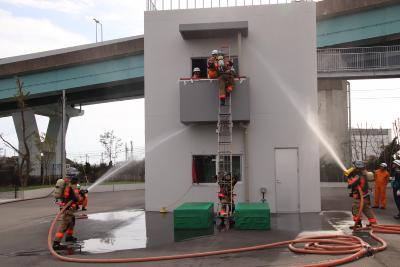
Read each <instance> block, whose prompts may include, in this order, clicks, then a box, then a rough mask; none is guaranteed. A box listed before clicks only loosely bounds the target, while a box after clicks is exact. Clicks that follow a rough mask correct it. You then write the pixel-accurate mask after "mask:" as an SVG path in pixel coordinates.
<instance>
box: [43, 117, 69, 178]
mask: <svg viewBox="0 0 400 267" xmlns="http://www.w3.org/2000/svg"><path fill="white" fill-rule="evenodd" d="M68 122H69V116H66V122H65V131H67V129H68ZM61 138H62V117H61V116H49V126H48V127H47V132H46V140H45V143H46V144H48V146H45V149H46V151H43V153H49V162H47V164H48V165H47V166H46V168H48V172H49V174H51V175H61V161H62V155H61V153H62V147H61V146H62V142H61Z"/></svg>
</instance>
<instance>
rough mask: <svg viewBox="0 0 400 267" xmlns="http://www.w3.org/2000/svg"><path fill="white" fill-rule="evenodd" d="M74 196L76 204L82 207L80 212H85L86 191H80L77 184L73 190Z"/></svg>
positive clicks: (86, 203) (86, 202)
mask: <svg viewBox="0 0 400 267" xmlns="http://www.w3.org/2000/svg"><path fill="white" fill-rule="evenodd" d="M75 195H77V196H78V199H79V200H78V204H79V206H81V207H82V210H84V211H85V210H87V205H88V191H87V190H86V189H81V185H80V184H77V185H76V189H75Z"/></svg>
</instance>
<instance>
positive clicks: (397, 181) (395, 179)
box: [390, 159, 400, 220]
mask: <svg viewBox="0 0 400 267" xmlns="http://www.w3.org/2000/svg"><path fill="white" fill-rule="evenodd" d="M390 180H391V185H392V189H393V198H394V202H395V203H396V207H397V210H398V214H397V215H395V216H394V218H395V219H398V220H399V219H400V193H399V190H400V160H398V159H396V160H394V161H393V164H392V177H391V178H390Z"/></svg>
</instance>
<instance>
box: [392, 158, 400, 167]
mask: <svg viewBox="0 0 400 267" xmlns="http://www.w3.org/2000/svg"><path fill="white" fill-rule="evenodd" d="M393 164H396V165H397V166H398V167H400V160H399V159H395V160H393Z"/></svg>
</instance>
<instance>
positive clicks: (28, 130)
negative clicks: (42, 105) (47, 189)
mask: <svg viewBox="0 0 400 267" xmlns="http://www.w3.org/2000/svg"><path fill="white" fill-rule="evenodd" d="M12 117H13V121H14V126H15V131H16V132H17V136H18V149H19V150H20V151H21V152H22V153H25V146H24V134H23V127H22V115H21V112H16V113H13V114H12ZM24 120H25V138H26V141H27V143H28V147H29V151H30V159H31V167H32V171H31V173H30V174H31V175H34V176H39V175H40V151H39V148H38V142H39V140H38V136H39V131H38V127H37V124H36V118H35V113H34V112H33V111H32V110H25V111H24ZM20 160H21V158H20Z"/></svg>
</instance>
